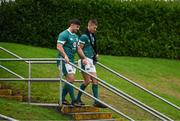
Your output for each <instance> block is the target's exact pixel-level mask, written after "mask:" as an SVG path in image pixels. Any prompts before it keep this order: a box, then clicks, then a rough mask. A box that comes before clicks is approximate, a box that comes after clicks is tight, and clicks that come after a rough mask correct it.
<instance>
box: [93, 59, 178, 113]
mask: <svg viewBox="0 0 180 121" xmlns="http://www.w3.org/2000/svg"><path fill="white" fill-rule="evenodd" d="M97 64H98V65H99V66H101V67H103V68H104V69H106V70H108V71H109V72H111V73H113V74H115V75H116V76H118V77H120V78H122V79H124V80H126V81H128V82H129V83H131V84H133V85H135V86H136V87H138V88H140V89H142V90H143V91H145V92H147V93H149V94H151V95H152V96H154V97H156V98H158V99H160V100H162V101H163V102H166V103H167V104H169V105H171V106H173V107H175V108H176V109H178V110H180V107H179V106H177V105H175V104H173V103H171V102H170V101H167V100H166V99H164V98H162V97H160V96H159V95H157V94H155V93H153V92H151V91H150V90H148V89H146V88H144V87H142V86H141V85H139V84H137V83H135V82H134V81H132V80H130V79H128V78H127V77H125V76H123V75H121V74H120V73H118V72H116V71H114V70H112V69H110V68H109V67H107V66H105V65H103V64H102V63H100V62H97Z"/></svg>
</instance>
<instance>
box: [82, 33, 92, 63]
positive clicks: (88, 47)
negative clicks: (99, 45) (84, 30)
mask: <svg viewBox="0 0 180 121" xmlns="http://www.w3.org/2000/svg"><path fill="white" fill-rule="evenodd" d="M90 37H91V40H92V42H94V41H95V39H94V37H93V36H92V34H90ZM79 43H81V44H84V47H83V49H82V50H83V52H84V54H85V56H86V57H88V58H91V59H92V57H93V56H94V49H93V48H92V46H91V42H90V39H89V37H88V36H87V35H86V34H82V35H81V37H80V38H79Z"/></svg>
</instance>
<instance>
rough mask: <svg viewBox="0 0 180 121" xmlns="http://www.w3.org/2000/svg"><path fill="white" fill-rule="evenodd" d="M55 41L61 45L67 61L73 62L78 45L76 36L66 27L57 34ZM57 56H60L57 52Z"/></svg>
mask: <svg viewBox="0 0 180 121" xmlns="http://www.w3.org/2000/svg"><path fill="white" fill-rule="evenodd" d="M57 43H60V44H62V45H63V49H64V51H65V53H66V54H67V56H68V58H69V61H70V62H72V63H74V55H75V53H76V50H77V46H78V36H77V35H76V34H75V33H71V32H70V31H69V30H68V29H67V30H65V31H63V32H61V33H60V34H59V37H58V40H57ZM59 56H61V54H59Z"/></svg>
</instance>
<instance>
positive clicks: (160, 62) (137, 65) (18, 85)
mask: <svg viewBox="0 0 180 121" xmlns="http://www.w3.org/2000/svg"><path fill="white" fill-rule="evenodd" d="M0 46H2V47H4V48H6V49H8V50H10V51H12V52H14V53H15V54H17V55H19V56H21V57H24V58H31V57H32V58H38V57H40V58H54V57H56V55H57V51H56V50H55V49H47V48H40V47H32V46H25V45H21V44H13V43H2V42H1V43H0ZM0 58H12V56H11V55H8V54H6V53H5V52H4V51H2V50H0ZM99 62H101V63H103V64H105V65H106V66H108V67H110V68H112V69H113V70H115V71H117V72H119V73H121V74H122V75H124V76H126V77H128V78H129V79H131V80H133V81H135V82H137V83H138V84H140V85H142V86H143V87H145V88H147V89H149V90H151V91H152V92H154V93H156V94H158V95H160V96H161V97H163V98H165V99H167V100H169V101H171V102H172V103H174V104H176V105H178V106H180V103H179V102H180V71H179V70H180V61H178V60H169V59H157V58H142V57H116V56H105V55H100V57H99ZM0 64H1V65H4V66H5V67H7V68H10V69H11V70H12V71H14V72H16V73H18V74H19V75H21V76H23V77H28V65H27V64H25V63H23V62H8V63H7V62H0ZM58 73H59V72H58V69H57V67H56V65H54V64H46V65H44V64H43V65H42V64H36V65H33V66H32V77H34V78H36V77H38V78H39V77H48V78H54V77H58ZM97 73H98V76H99V77H100V78H101V79H103V80H105V81H106V82H108V83H110V84H111V85H113V86H115V87H116V88H118V89H120V90H122V91H124V92H126V93H127V94H129V95H131V96H133V97H135V98H136V99H138V100H140V101H141V102H143V103H145V104H147V105H149V106H151V107H153V108H154V109H156V110H158V111H160V112H161V113H163V114H165V115H167V116H169V117H170V118H172V119H174V120H179V119H180V111H178V110H177V109H175V108H173V107H171V106H169V105H167V104H166V103H164V102H162V101H160V100H158V99H156V98H154V97H153V96H151V95H150V94H147V93H145V92H144V91H142V90H140V89H139V88H137V87H135V86H133V85H132V84H130V83H128V82H127V81H125V80H122V79H120V78H118V77H116V76H114V75H113V74H111V73H109V72H108V71H106V70H104V69H103V68H101V67H99V66H97ZM0 77H13V76H12V75H10V74H8V73H7V72H5V71H3V70H2V69H0ZM76 79H82V77H81V74H80V73H79V72H78V71H77V74H76ZM1 83H3V84H4V85H6V86H10V87H11V88H13V89H15V90H16V92H15V93H21V94H23V95H24V96H27V82H8V83H7V82H6V83H5V82H1ZM76 85H77V86H79V84H76ZM58 86H59V84H58V83H38V82H34V83H32V100H33V101H35V102H55V103H57V100H58V98H59V94H58ZM87 91H88V92H90V93H91V86H89V87H88V89H87ZM76 93H77V92H76ZM100 98H101V99H102V100H103V101H105V102H107V103H108V104H110V105H112V106H114V107H116V108H117V109H119V110H120V111H122V112H123V113H125V114H127V115H129V116H130V117H132V118H134V119H136V120H156V118H155V117H153V116H152V115H151V114H149V113H147V112H145V111H143V110H142V109H139V108H138V107H136V106H134V105H132V104H131V103H128V102H127V101H125V100H124V99H122V98H120V97H117V96H116V95H114V94H112V93H111V92H109V91H107V90H105V89H104V88H102V87H101V88H100ZM83 99H84V100H85V102H86V103H88V104H91V103H92V100H90V99H88V98H87V97H86V96H83ZM114 116H115V117H118V116H117V115H114Z"/></svg>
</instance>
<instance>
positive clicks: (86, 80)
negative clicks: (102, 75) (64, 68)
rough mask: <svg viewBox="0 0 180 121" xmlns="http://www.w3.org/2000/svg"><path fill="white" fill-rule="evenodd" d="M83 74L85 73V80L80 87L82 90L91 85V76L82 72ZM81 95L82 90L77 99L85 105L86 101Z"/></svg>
mask: <svg viewBox="0 0 180 121" xmlns="http://www.w3.org/2000/svg"><path fill="white" fill-rule="evenodd" d="M82 75H83V78H84V82H83V83H82V84H81V85H80V89H81V90H85V89H86V87H87V86H88V85H89V83H90V76H89V75H87V74H85V73H82ZM81 96H82V92H81V91H79V92H78V95H77V98H76V100H77V101H78V102H79V103H81V105H84V103H83V102H82V101H81Z"/></svg>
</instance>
